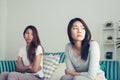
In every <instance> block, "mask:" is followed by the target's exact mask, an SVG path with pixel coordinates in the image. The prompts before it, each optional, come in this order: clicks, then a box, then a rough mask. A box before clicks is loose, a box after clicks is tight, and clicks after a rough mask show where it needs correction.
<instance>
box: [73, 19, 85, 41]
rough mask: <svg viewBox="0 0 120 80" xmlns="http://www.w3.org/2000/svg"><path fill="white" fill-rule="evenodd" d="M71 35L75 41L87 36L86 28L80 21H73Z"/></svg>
mask: <svg viewBox="0 0 120 80" xmlns="http://www.w3.org/2000/svg"><path fill="white" fill-rule="evenodd" d="M71 36H72V38H73V40H74V41H82V40H84V38H85V28H84V26H83V24H82V23H81V22H80V21H76V22H74V23H73V25H72V28H71Z"/></svg>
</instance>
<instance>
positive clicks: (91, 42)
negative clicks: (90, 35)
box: [90, 40, 98, 45]
mask: <svg viewBox="0 0 120 80" xmlns="http://www.w3.org/2000/svg"><path fill="white" fill-rule="evenodd" d="M93 44H98V42H97V41H96V40H91V41H90V45H93Z"/></svg>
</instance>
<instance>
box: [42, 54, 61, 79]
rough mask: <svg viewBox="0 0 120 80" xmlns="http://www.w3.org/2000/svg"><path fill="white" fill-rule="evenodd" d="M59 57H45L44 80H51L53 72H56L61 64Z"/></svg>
mask: <svg viewBox="0 0 120 80" xmlns="http://www.w3.org/2000/svg"><path fill="white" fill-rule="evenodd" d="M59 59H60V57H59V56H53V55H49V56H44V57H43V72H44V80H50V79H51V76H52V74H53V72H54V71H55V70H56V68H57V66H58V64H59Z"/></svg>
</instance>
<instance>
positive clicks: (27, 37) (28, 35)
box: [24, 29, 33, 44]
mask: <svg viewBox="0 0 120 80" xmlns="http://www.w3.org/2000/svg"><path fill="white" fill-rule="evenodd" d="M24 38H25V40H26V42H27V44H30V43H31V42H32V41H33V31H32V30H31V29H27V30H26V32H25V34H24Z"/></svg>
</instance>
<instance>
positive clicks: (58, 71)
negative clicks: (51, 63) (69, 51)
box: [51, 63, 66, 80]
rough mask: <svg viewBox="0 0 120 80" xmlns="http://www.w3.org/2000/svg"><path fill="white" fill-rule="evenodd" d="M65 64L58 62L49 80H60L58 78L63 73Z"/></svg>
mask: <svg viewBox="0 0 120 80" xmlns="http://www.w3.org/2000/svg"><path fill="white" fill-rule="evenodd" d="M65 69H66V65H65V63H60V64H59V65H58V67H57V69H56V70H55V71H54V73H53V74H52V77H51V80H60V78H61V77H62V76H63V75H65Z"/></svg>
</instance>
